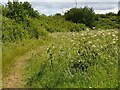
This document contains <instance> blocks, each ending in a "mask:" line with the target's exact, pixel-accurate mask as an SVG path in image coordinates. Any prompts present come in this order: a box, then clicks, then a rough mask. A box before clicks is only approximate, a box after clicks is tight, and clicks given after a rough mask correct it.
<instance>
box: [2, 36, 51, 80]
mask: <svg viewBox="0 0 120 90" xmlns="http://www.w3.org/2000/svg"><path fill="white" fill-rule="evenodd" d="M45 41H48V37H46V39H44V38H40V39H26V40H22V41H17V42H11V43H10V42H9V43H3V45H2V49H3V50H2V67H3V68H2V70H3V72H2V73H3V80H4V79H5V78H6V77H8V76H9V74H10V72H11V71H12V69H13V68H14V65H15V62H16V60H17V59H19V58H20V57H21V56H23V55H24V54H25V53H27V52H29V51H31V52H32V51H33V50H35V49H37V47H39V46H40V45H43V44H44V43H45ZM48 42H49V41H48Z"/></svg>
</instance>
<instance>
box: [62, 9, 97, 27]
mask: <svg viewBox="0 0 120 90" xmlns="http://www.w3.org/2000/svg"><path fill="white" fill-rule="evenodd" d="M64 17H65V19H66V20H69V21H72V22H74V23H83V24H85V25H86V26H89V27H90V28H92V27H93V26H94V22H95V13H94V11H93V9H92V8H88V7H84V8H72V9H70V10H69V11H68V12H66V13H65V15H64Z"/></svg>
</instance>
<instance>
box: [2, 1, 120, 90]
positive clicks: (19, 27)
mask: <svg viewBox="0 0 120 90" xmlns="http://www.w3.org/2000/svg"><path fill="white" fill-rule="evenodd" d="M1 7H2V12H3V14H2V15H1V17H2V38H1V39H2V52H1V53H2V72H3V87H5V88H7V87H12V88H15V87H24V88H117V87H119V85H118V82H119V80H118V79H119V77H118V75H119V73H118V66H119V65H118V46H119V43H118V29H120V25H119V22H120V16H119V15H120V14H119V12H118V14H114V13H108V14H95V13H94V10H93V9H92V8H89V7H84V8H72V9H70V10H69V11H67V12H66V13H65V14H64V15H61V14H59V13H57V14H55V15H51V16H46V15H42V14H40V13H38V12H37V11H35V10H34V9H33V8H32V6H31V4H30V3H29V2H8V3H7V4H6V5H5V6H1ZM27 53H28V54H27ZM29 53H30V54H29ZM22 56H24V57H22ZM27 57H29V58H27ZM21 58H22V59H21ZM21 60H22V61H21ZM22 62H25V63H22ZM21 63H22V64H21ZM23 66H24V68H23V69H24V70H17V71H15V72H12V71H14V70H16V67H19V69H20V68H22V67H23ZM14 73H15V74H14ZM16 73H17V75H16ZM19 75H21V77H19ZM11 77H13V78H11ZM18 78H19V79H18ZM15 82H19V83H17V84H18V85H16V83H15Z"/></svg>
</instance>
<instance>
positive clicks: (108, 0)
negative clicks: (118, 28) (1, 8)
mask: <svg viewBox="0 0 120 90" xmlns="http://www.w3.org/2000/svg"><path fill="white" fill-rule="evenodd" d="M7 1H8V0H4V1H2V2H7ZM10 1H13V0H10ZM19 1H22V2H24V1H28V2H75V0H19ZM76 1H77V2H118V1H119V0H76Z"/></svg>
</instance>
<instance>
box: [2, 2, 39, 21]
mask: <svg viewBox="0 0 120 90" xmlns="http://www.w3.org/2000/svg"><path fill="white" fill-rule="evenodd" d="M3 16H6V17H8V18H11V19H14V20H15V21H16V22H24V21H25V20H26V19H27V18H28V17H38V16H39V13H38V12H37V11H35V10H34V9H33V8H32V6H31V4H30V3H28V2H23V3H22V2H13V3H12V2H8V3H7V5H6V6H5V7H3Z"/></svg>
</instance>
